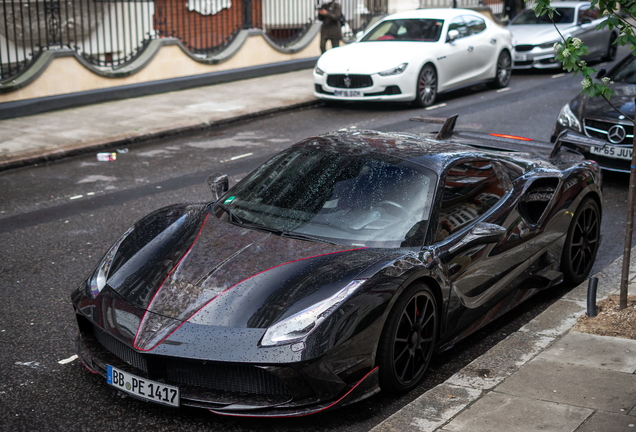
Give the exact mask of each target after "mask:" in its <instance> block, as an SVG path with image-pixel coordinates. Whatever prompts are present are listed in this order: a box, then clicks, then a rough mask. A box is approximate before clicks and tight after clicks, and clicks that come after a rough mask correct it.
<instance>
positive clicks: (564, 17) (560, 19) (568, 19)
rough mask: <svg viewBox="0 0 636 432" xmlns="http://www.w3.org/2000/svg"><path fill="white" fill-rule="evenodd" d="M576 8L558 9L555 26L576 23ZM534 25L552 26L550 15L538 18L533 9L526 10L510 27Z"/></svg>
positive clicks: (555, 15) (554, 17) (555, 13)
mask: <svg viewBox="0 0 636 432" xmlns="http://www.w3.org/2000/svg"><path fill="white" fill-rule="evenodd" d="M574 16H575V14H574V8H572V7H557V8H556V11H555V12H554V16H553V19H554V23H555V24H571V23H573V22H574ZM532 24H550V25H552V21H551V20H550V17H549V16H548V14H545V15H541V16H537V15H536V14H535V13H534V10H532V9H525V10H524V11H522V12H521V13H520V14H519V15H517V16H516V17H515V18H514V20H513V21H512V23H511V24H510V25H532Z"/></svg>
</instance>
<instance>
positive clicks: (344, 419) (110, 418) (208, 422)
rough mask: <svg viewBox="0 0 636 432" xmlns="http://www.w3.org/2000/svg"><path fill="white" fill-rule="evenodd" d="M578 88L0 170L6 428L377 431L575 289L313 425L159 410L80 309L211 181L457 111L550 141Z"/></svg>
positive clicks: (278, 124) (518, 90)
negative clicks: (153, 215)
mask: <svg viewBox="0 0 636 432" xmlns="http://www.w3.org/2000/svg"><path fill="white" fill-rule="evenodd" d="M579 90H580V78H578V77H572V76H570V75H561V74H556V75H554V74H553V73H549V72H548V73H545V72H544V73H516V74H515V75H514V77H513V81H512V83H511V87H510V88H509V89H504V91H499V92H497V91H494V90H490V89H487V88H485V87H482V88H474V89H469V90H464V91H460V92H454V93H452V94H449V95H446V96H444V97H443V98H442V99H441V100H440V101H439V102H440V104H439V105H438V106H437V107H435V108H434V109H431V110H426V111H425V110H414V109H411V108H408V107H405V106H402V105H372V106H368V105H367V106H361V105H338V106H325V107H321V108H317V109H310V110H304V111H298V112H293V113H286V114H281V115H273V116H269V117H267V118H262V119H259V120H255V121H250V122H247V123H243V124H237V125H233V126H231V127H224V128H219V129H210V130H208V131H205V132H202V133H199V134H196V135H191V136H182V137H178V138H174V139H170V140H167V139H166V140H157V141H154V142H149V143H145V144H143V145H137V146H135V147H131V148H128V149H119V150H120V153H119V154H118V158H117V160H116V161H114V162H98V161H97V160H96V157H95V155H94V154H87V155H84V156H80V157H75V158H71V159H66V160H62V161H58V162H56V163H51V164H48V165H42V166H34V167H28V168H23V169H19V170H13V171H8V172H3V173H0V257H1V259H2V262H1V264H0V296H1V297H2V299H3V301H2V302H0V430H6V431H9V430H11V431H31V430H39V431H49V430H50V431H57V430H65V431H67V430H74V431H75V430H77V431H80V430H81V431H84V430H86V431H89V430H90V431H92V430H97V431H106V430H108V431H110V430H117V431H123V430H136V431H198V430H214V431H252V430H254V431H258V430H265V429H271V428H275V429H276V430H280V431H292V430H299V429H302V430H304V431H306V432H311V431H356V432H357V431H366V430H368V429H370V428H371V427H373V426H374V425H376V424H378V423H379V422H381V421H382V420H383V419H384V418H386V417H388V416H389V415H391V414H392V413H393V412H395V411H396V410H398V409H399V408H401V407H402V406H404V405H405V404H407V403H408V402H409V401H411V400H413V399H414V398H416V397H417V396H419V395H420V394H421V393H423V392H425V391H426V390H428V389H429V388H431V387H433V386H435V385H437V384H438V383H440V382H443V381H444V380H445V379H447V378H448V377H449V376H451V375H452V374H453V373H454V372H455V371H457V370H459V369H460V368H461V367H463V366H464V365H466V364H467V363H469V362H470V361H471V360H472V359H474V358H476V357H477V356H479V355H480V354H481V353H483V352H485V351H487V350H488V349H489V348H490V347H491V346H493V345H495V344H496V343H497V342H498V341H499V340H501V339H502V338H504V337H506V336H507V335H508V334H510V333H511V332H514V331H515V330H516V329H517V328H519V327H520V326H521V325H523V324H524V323H525V322H527V321H529V320H530V319H532V317H534V316H535V315H537V314H538V313H539V312H540V311H541V310H543V309H544V308H545V307H547V305H549V304H550V302H552V301H554V300H555V299H556V298H558V296H560V295H562V294H563V293H564V292H566V291H567V289H568V287H559V288H557V289H555V290H552V291H549V292H545V293H543V294H541V295H539V296H537V297H535V298H534V299H533V300H531V301H530V302H529V303H527V304H526V305H523V306H522V307H521V308H520V309H519V310H517V311H515V312H514V313H512V314H508V315H506V316H504V317H503V318H502V319H499V320H497V321H496V322H495V323H493V324H491V325H489V326H488V327H486V328H485V329H482V330H481V331H480V332H478V333H477V334H475V335H473V336H471V337H470V338H468V339H467V340H466V341H464V342H462V343H461V344H459V345H458V346H456V347H454V348H453V349H451V350H450V351H447V352H445V353H443V354H442V355H440V356H438V357H436V358H435V359H434V361H433V363H432V365H431V371H430V373H429V375H428V377H427V379H426V380H425V381H424V382H423V383H422V384H421V385H420V386H419V387H418V388H417V389H416V390H414V391H412V392H411V393H409V394H408V395H405V396H400V397H398V396H393V395H387V394H379V395H376V396H374V397H372V398H370V399H367V400H365V401H363V402H360V403H358V404H356V405H353V406H350V407H346V408H343V409H341V410H338V411H335V412H332V413H328V414H324V415H316V416H313V417H311V418H300V419H282V420H274V421H273V420H267V421H266V420H245V419H234V418H227V417H220V416H215V415H211V414H209V413H207V412H205V411H199V410H193V409H187V408H186V409H182V410H172V409H166V408H163V407H157V406H153V405H151V404H148V403H143V402H140V401H137V400H134V399H132V398H130V397H127V396H124V395H123V394H120V393H118V392H116V391H114V390H112V389H111V388H108V387H107V386H106V385H105V383H104V382H103V380H102V379H101V377H98V376H94V375H91V374H90V373H89V372H88V371H87V370H85V369H84V368H83V367H82V366H81V364H79V362H78V361H77V360H75V361H70V362H68V363H64V360H67V359H69V358H71V356H72V355H73V354H74V352H73V347H72V343H71V341H72V338H73V336H74V334H75V332H76V329H75V323H74V317H73V313H72V310H71V306H70V302H69V294H70V292H71V290H72V289H73V288H74V287H75V286H76V285H77V284H79V283H80V282H81V281H82V279H83V278H84V277H85V276H86V275H87V274H88V272H89V271H90V270H91V269H92V267H93V266H94V265H95V264H96V263H97V261H98V260H99V259H100V258H101V255H102V254H103V253H104V252H105V250H106V248H107V247H108V246H109V245H110V244H112V243H113V242H114V241H115V240H116V238H117V237H118V236H119V234H120V233H121V232H123V231H124V230H125V229H126V228H127V227H128V226H129V225H130V224H131V223H132V222H134V221H135V220H137V219H139V218H140V217H141V216H143V215H144V214H146V213H148V212H150V211H152V210H154V209H156V208H159V207H161V206H163V205H167V204H170V203H174V202H182V201H204V200H209V199H210V197H211V195H210V192H209V191H208V189H207V187H206V185H205V179H206V177H207V175H208V174H209V173H211V172H214V171H223V172H225V173H227V174H229V175H230V179H231V183H234V182H236V181H237V180H238V179H240V178H241V177H242V176H244V175H245V174H246V173H247V172H249V171H250V170H251V169H253V168H254V167H255V166H257V165H258V164H259V163H261V162H262V161H264V160H266V159H267V158H268V157H269V156H271V155H272V154H273V153H275V152H276V151H278V150H280V149H282V148H284V147H286V146H288V145H290V144H292V143H293V142H295V141H298V140H300V139H302V138H304V137H307V136H310V135H313V134H318V133H321V132H325V131H328V130H337V129H341V128H357V129H376V130H381V131H404V132H413V133H422V132H425V131H426V130H430V128H431V127H430V126H426V125H423V124H421V123H415V122H410V121H408V119H409V118H410V117H413V116H422V115H424V116H447V115H452V114H459V120H458V124H457V129H461V130H478V131H488V132H497V133H508V134H514V135H520V136H526V137H532V138H535V139H540V140H547V139H548V138H549V136H550V131H551V129H552V125H553V123H554V121H555V118H556V116H557V114H558V112H559V110H560V108H561V107H562V106H563V104H565V103H566V102H567V101H568V100H570V99H571V98H572V97H574V96H575V95H576V94H577V93H578V91H579ZM626 196H627V177H626V176H620V175H612V176H607V177H606V182H605V188H604V215H603V223H602V233H603V238H604V240H603V242H602V244H601V249H600V251H599V256H598V259H597V262H596V265H595V268H594V270H593V271H594V272H596V271H598V270H600V269H602V268H603V267H605V266H606V265H608V264H609V263H611V262H612V261H614V260H615V259H616V258H617V257H618V256H620V255H621V254H622V251H623V240H622V239H623V231H624V223H625V217H626V216H625V211H626V210H625V207H626V206H625V203H626Z"/></svg>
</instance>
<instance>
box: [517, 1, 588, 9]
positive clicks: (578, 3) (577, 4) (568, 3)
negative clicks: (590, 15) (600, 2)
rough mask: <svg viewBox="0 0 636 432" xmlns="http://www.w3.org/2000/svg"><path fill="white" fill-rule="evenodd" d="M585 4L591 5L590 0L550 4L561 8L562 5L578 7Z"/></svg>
mask: <svg viewBox="0 0 636 432" xmlns="http://www.w3.org/2000/svg"><path fill="white" fill-rule="evenodd" d="M584 5H588V6H589V5H590V2H589V1H580V2H579V1H558V2H553V3H552V4H551V5H550V6H553V7H555V8H560V7H572V8H576V7H579V6H584ZM526 9H532V8H531V7H528V8H526Z"/></svg>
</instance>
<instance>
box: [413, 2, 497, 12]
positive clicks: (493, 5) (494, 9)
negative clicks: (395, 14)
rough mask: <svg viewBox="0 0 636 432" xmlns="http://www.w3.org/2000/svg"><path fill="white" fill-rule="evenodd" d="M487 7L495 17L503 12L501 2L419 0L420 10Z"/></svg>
mask: <svg viewBox="0 0 636 432" xmlns="http://www.w3.org/2000/svg"><path fill="white" fill-rule="evenodd" d="M478 6H487V7H489V8H490V9H491V10H492V13H493V14H495V15H500V14H502V13H503V11H504V2H503V0H420V7H421V8H438V7H439V8H447V7H457V8H467V7H478Z"/></svg>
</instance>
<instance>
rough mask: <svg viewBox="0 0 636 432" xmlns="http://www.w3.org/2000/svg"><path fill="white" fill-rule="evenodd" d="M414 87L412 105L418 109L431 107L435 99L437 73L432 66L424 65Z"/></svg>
mask: <svg viewBox="0 0 636 432" xmlns="http://www.w3.org/2000/svg"><path fill="white" fill-rule="evenodd" d="M415 85H416V87H417V88H416V94H415V100H414V101H413V105H414V106H416V107H419V108H424V107H428V106H431V105H433V104H434V103H435V99H436V98H437V71H435V68H434V67H433V66H432V65H430V64H427V65H424V67H423V68H422V70H421V71H420V74H419V75H418V77H417V83H416V84H415Z"/></svg>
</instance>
